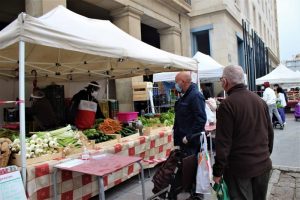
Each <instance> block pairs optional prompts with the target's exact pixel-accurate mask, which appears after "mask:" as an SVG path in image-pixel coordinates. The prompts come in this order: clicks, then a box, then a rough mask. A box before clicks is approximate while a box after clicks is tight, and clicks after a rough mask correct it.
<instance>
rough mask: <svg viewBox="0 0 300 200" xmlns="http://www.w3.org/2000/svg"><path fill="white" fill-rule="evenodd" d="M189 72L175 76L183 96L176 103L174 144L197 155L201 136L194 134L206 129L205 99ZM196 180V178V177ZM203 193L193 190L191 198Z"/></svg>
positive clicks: (190, 153)
mask: <svg viewBox="0 0 300 200" xmlns="http://www.w3.org/2000/svg"><path fill="white" fill-rule="evenodd" d="M191 80H192V79H191V76H190V73H189V72H179V73H178V74H177V75H176V78H175V82H176V83H175V88H176V90H177V91H178V92H179V93H181V97H180V98H179V99H178V100H177V102H176V103H175V122H174V127H173V130H174V135H173V137H174V145H175V146H179V147H180V149H181V150H182V151H184V152H185V153H186V154H187V155H193V154H194V155H197V153H198V152H199V150H200V136H199V137H193V135H194V134H197V133H201V132H202V131H205V130H204V128H205V123H206V113H205V99H204V96H203V95H202V94H201V93H200V91H199V89H198V87H197V85H196V84H194V83H192V82H191ZM195 181H196V179H195ZM201 198H203V195H199V194H195V193H194V191H192V195H191V197H189V199H201Z"/></svg>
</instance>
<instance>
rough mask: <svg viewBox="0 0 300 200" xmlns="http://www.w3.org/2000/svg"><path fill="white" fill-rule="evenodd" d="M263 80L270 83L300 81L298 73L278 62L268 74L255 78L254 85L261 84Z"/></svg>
mask: <svg viewBox="0 0 300 200" xmlns="http://www.w3.org/2000/svg"><path fill="white" fill-rule="evenodd" d="M264 82H269V83H271V84H275V83H278V84H280V83H281V84H291V83H300V75H299V74H298V73H296V72H294V71H292V70H290V69H289V68H287V67H286V66H284V65H282V64H280V65H279V66H277V67H276V68H275V69H274V70H273V71H271V72H270V73H269V74H267V75H265V76H263V77H260V78H258V79H256V85H262V84H263V83H264Z"/></svg>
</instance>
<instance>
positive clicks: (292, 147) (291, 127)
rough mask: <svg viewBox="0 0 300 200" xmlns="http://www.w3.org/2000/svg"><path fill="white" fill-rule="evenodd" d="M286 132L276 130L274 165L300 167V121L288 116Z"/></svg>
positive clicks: (290, 115)
mask: <svg viewBox="0 0 300 200" xmlns="http://www.w3.org/2000/svg"><path fill="white" fill-rule="evenodd" d="M286 122H287V124H286V125H285V127H284V130H279V129H274V147H273V153H272V155H271V159H272V162H273V165H276V166H287V167H300V119H298V121H295V118H294V115H293V114H292V113H289V114H287V119H286Z"/></svg>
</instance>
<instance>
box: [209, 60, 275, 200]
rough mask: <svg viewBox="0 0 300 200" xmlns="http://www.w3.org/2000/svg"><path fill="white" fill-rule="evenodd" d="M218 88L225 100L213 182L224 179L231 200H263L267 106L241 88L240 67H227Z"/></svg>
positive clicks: (269, 131) (269, 140)
mask: <svg viewBox="0 0 300 200" xmlns="http://www.w3.org/2000/svg"><path fill="white" fill-rule="evenodd" d="M221 84H222V87H223V88H224V90H225V91H226V93H227V94H228V97H227V98H226V99H224V100H223V101H222V103H221V104H220V106H219V108H218V112H217V127H216V138H215V139H216V156H215V164H214V166H213V175H214V178H213V179H214V181H215V182H216V183H220V180H221V178H222V176H223V178H224V180H225V182H226V183H227V185H228V190H229V195H230V199H231V200H242V199H246V200H263V199H266V195H267V189H268V181H269V177H270V170H271V169H272V162H271V159H270V154H271V152H272V148H273V137H274V133H273V128H272V124H271V120H270V115H269V112H268V106H267V105H266V103H265V102H264V101H263V100H262V99H261V98H260V97H259V96H258V95H257V94H255V93H253V92H251V91H249V90H247V88H246V86H245V85H244V71H243V69H242V68H241V67H240V66H227V67H225V69H224V71H223V76H222V78H221Z"/></svg>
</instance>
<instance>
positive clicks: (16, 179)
mask: <svg viewBox="0 0 300 200" xmlns="http://www.w3.org/2000/svg"><path fill="white" fill-rule="evenodd" d="M8 199H27V198H26V195H25V190H24V186H23V182H22V178H21V175H20V172H19V171H14V172H10V173H7V174H2V175H0V200H8Z"/></svg>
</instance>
